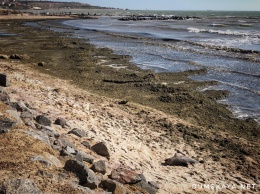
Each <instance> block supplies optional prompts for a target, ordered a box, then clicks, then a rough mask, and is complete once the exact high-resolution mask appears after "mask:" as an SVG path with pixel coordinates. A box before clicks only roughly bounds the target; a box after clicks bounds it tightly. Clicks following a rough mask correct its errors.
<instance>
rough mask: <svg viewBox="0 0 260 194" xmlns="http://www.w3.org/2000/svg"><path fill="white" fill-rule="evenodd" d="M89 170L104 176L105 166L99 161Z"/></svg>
mask: <svg viewBox="0 0 260 194" xmlns="http://www.w3.org/2000/svg"><path fill="white" fill-rule="evenodd" d="M91 169H92V170H93V171H94V172H99V173H101V174H106V164H105V162H104V161H103V160H99V161H97V162H95V163H94V164H93V165H92V166H91Z"/></svg>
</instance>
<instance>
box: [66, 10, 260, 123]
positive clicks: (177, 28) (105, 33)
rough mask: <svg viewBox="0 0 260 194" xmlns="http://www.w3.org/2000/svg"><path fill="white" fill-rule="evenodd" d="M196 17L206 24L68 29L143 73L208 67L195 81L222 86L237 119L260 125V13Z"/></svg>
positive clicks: (112, 20)
mask: <svg viewBox="0 0 260 194" xmlns="http://www.w3.org/2000/svg"><path fill="white" fill-rule="evenodd" d="M185 14H187V13H185ZM190 14H192V13H191V12H190ZM193 14H195V15H189V16H200V17H202V19H193V20H170V21H154V20H153V21H119V20H118V18H117V17H101V18H100V19H88V20H70V21H65V22H64V24H66V25H70V26H73V27H77V28H78V29H79V30H75V31H74V33H73V34H74V36H76V37H80V38H83V39H84V38H85V39H89V40H90V42H91V43H93V44H95V45H97V46H100V47H109V48H111V49H113V50H114V52H115V53H116V54H122V55H130V56H132V57H133V58H132V62H134V63H135V64H137V65H138V66H139V67H141V68H144V69H153V70H155V71H157V72H163V71H173V72H179V71H186V70H190V69H202V68H203V69H204V68H206V69H207V70H208V73H207V74H205V75H200V76H192V79H196V80H199V81H204V80H215V81H218V82H219V83H220V84H219V85H218V86H215V87H213V88H214V89H224V90H229V91H230V92H231V95H230V96H229V97H228V98H227V99H224V100H222V101H221V102H223V103H227V104H229V105H231V106H230V108H231V109H232V110H233V112H234V114H235V115H236V116H237V117H240V118H247V117H252V118H254V119H256V120H258V121H259V118H260V79H259V78H260V12H240V13H239V12H234V13H233V15H232V14H231V15H230V13H229V15H227V13H226V14H225V13H224V12H212V13H211V14H210V13H209V12H204V15H203V13H202V12H201V13H199V12H198V13H195V12H194V13H193Z"/></svg>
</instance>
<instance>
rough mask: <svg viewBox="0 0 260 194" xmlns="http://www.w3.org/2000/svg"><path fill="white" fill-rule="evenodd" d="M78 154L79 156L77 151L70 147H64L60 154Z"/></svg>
mask: <svg viewBox="0 0 260 194" xmlns="http://www.w3.org/2000/svg"><path fill="white" fill-rule="evenodd" d="M76 154H77V151H76V150H75V149H73V148H72V147H70V146H66V147H63V148H62V150H61V152H60V155H61V156H72V155H76Z"/></svg>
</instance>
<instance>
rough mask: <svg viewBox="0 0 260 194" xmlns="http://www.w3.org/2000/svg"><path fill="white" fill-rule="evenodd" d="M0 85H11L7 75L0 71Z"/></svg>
mask: <svg viewBox="0 0 260 194" xmlns="http://www.w3.org/2000/svg"><path fill="white" fill-rule="evenodd" d="M0 85H1V86H4V87H8V86H10V85H11V83H10V79H9V77H7V75H6V74H3V73H0Z"/></svg>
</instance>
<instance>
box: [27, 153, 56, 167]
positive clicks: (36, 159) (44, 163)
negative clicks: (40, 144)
mask: <svg viewBox="0 0 260 194" xmlns="http://www.w3.org/2000/svg"><path fill="white" fill-rule="evenodd" d="M31 159H32V161H37V162H40V163H42V164H43V165H45V166H46V167H48V168H50V167H51V166H52V163H51V162H50V161H48V160H46V159H45V158H44V157H42V156H39V155H36V156H33V157H32V158H31Z"/></svg>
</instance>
